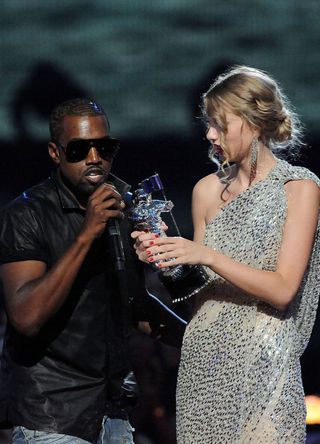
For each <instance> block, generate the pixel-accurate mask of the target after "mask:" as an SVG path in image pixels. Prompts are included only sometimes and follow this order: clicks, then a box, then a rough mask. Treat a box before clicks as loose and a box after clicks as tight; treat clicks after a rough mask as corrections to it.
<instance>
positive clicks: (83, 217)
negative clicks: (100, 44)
mask: <svg viewBox="0 0 320 444" xmlns="http://www.w3.org/2000/svg"><path fill="white" fill-rule="evenodd" d="M50 133H51V141H50V142H49V145H48V149H49V155H50V157H51V159H52V161H53V163H54V165H55V167H56V168H55V172H54V173H53V174H52V176H51V177H50V178H49V179H47V180H46V181H45V182H43V183H41V184H39V185H36V186H34V187H33V188H31V189H29V190H28V191H26V192H24V193H23V194H22V195H21V196H20V197H18V198H17V199H16V200H14V201H13V202H11V203H10V204H9V205H8V206H7V207H6V208H4V209H3V210H2V212H1V216H0V264H1V266H0V277H1V279H2V282H3V289H4V294H5V301H6V309H7V315H8V320H9V322H8V324H9V326H8V331H7V336H6V342H5V348H4V363H3V373H4V376H3V378H4V379H3V382H4V385H5V386H6V389H7V398H8V418H7V419H8V420H9V421H10V422H11V423H12V424H13V426H14V429H13V442H14V443H27V442H28V443H29V442H32V443H42V442H46V444H49V443H51V442H60V441H59V439H61V442H63V443H64V444H65V443H87V442H90V443H96V442H97V441H98V439H99V442H102V443H111V442H112V443H120V442H123V443H132V442H133V440H132V428H131V426H130V424H129V422H128V420H127V405H128V401H130V396H131V393H130V391H129V392H128V390H127V387H125V386H124V385H123V381H124V378H125V376H126V375H127V373H128V371H129V366H128V362H127V359H126V356H127V353H126V350H125V345H124V342H125V340H124V336H125V333H126V330H127V327H128V326H127V324H128V316H127V309H128V306H127V299H130V298H132V296H133V295H134V294H137V293H138V292H142V289H141V288H140V284H139V282H141V279H140V278H139V275H138V274H137V273H136V270H135V269H134V265H132V264H131V262H130V261H129V259H130V258H129V259H128V257H129V256H130V252H129V250H130V249H129V248H128V247H129V245H126V235H125V234H124V233H125V231H126V226H125V224H126V221H125V220H122V219H123V212H122V211H123V209H124V206H125V205H124V203H123V198H122V195H123V194H124V193H125V192H126V191H127V189H128V187H127V185H126V184H125V183H124V182H122V181H120V180H119V179H118V178H115V176H112V175H110V169H111V166H112V160H113V158H114V156H115V155H116V153H117V150H118V141H117V140H116V139H113V138H111V137H110V128H109V123H108V119H107V117H106V114H105V112H104V111H103V109H102V108H101V107H100V106H99V105H97V104H96V103H94V102H91V101H89V100H87V99H74V100H70V101H67V102H64V103H62V104H61V105H59V106H58V107H57V108H56V109H55V110H54V111H53V113H52V115H51V118H50ZM110 219H111V220H113V221H114V220H118V221H121V222H120V227H121V230H122V234H123V236H122V237H123V241H124V247H125V250H126V256H127V259H128V260H127V263H126V266H125V272H124V271H121V272H120V273H122V274H121V276H120V279H117V272H116V270H115V267H114V264H113V259H112V251H111V249H112V245H111V246H110V243H109V239H110V236H108V234H107V233H106V232H107V230H106V227H108V224H109V223H110V222H109V221H110ZM128 273H130V276H129V277H128V276H127V274H128ZM118 274H119V273H118ZM125 279H127V282H129V284H130V286H125V291H123V288H124V285H123V282H124V280H125ZM119 281H121V284H122V291H121V288H120V287H121V286H120V284H119ZM126 291H127V295H126ZM121 302H122V304H121ZM121 306H122V307H121ZM123 307H124V308H123ZM121 308H122V309H121ZM126 394H127V395H128V396H126ZM99 436H100V438H99ZM29 440H30V441H29Z"/></svg>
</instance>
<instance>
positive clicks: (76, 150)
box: [58, 136, 120, 163]
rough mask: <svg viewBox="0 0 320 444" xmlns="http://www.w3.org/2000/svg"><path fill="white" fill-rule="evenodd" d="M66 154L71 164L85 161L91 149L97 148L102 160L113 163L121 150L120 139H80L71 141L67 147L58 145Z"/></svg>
mask: <svg viewBox="0 0 320 444" xmlns="http://www.w3.org/2000/svg"><path fill="white" fill-rule="evenodd" d="M58 146H59V148H61V149H62V151H63V152H64V153H65V156H66V159H67V161H68V162H70V163H75V162H80V161H81V160H84V159H85V158H86V157H87V155H88V153H89V151H90V150H91V148H95V149H96V150H97V151H98V153H99V156H100V157H101V159H104V160H109V161H111V160H112V159H113V158H114V157H115V156H116V154H117V153H118V151H119V149H120V144H119V141H118V139H114V138H113V137H108V136H107V137H102V138H101V139H80V140H71V141H70V142H69V143H68V144H67V146H65V147H64V146H62V145H58Z"/></svg>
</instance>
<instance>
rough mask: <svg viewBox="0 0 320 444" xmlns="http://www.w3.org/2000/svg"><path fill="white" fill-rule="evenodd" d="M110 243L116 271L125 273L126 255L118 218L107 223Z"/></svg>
mask: <svg viewBox="0 0 320 444" xmlns="http://www.w3.org/2000/svg"><path fill="white" fill-rule="evenodd" d="M107 232H108V243H109V247H110V253H111V257H112V261H113V263H114V267H115V269H116V271H123V270H124V264H125V255H124V249H123V243H122V239H121V232H120V224H119V221H118V219H117V218H115V217H112V218H110V219H109V220H108V223H107Z"/></svg>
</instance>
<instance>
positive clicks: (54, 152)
mask: <svg viewBox="0 0 320 444" xmlns="http://www.w3.org/2000/svg"><path fill="white" fill-rule="evenodd" d="M48 151H49V156H50V157H51V159H52V160H53V162H54V163H55V164H56V165H60V152H59V148H58V147H57V145H56V144H55V143H54V142H49V143H48Z"/></svg>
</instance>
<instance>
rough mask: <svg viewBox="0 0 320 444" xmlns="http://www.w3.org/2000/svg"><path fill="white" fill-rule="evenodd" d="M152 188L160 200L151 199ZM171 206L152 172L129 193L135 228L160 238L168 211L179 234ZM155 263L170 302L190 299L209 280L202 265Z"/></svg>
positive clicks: (162, 234)
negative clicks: (163, 219)
mask: <svg viewBox="0 0 320 444" xmlns="http://www.w3.org/2000/svg"><path fill="white" fill-rule="evenodd" d="M154 191H161V192H162V195H163V197H164V199H163V200H159V199H152V193H153V192H154ZM173 206H174V205H173V203H172V201H171V200H167V198H166V196H165V193H164V188H163V185H162V182H161V180H160V177H159V175H158V174H154V175H153V176H151V177H148V178H147V179H145V180H143V181H142V182H141V183H140V184H139V188H138V189H137V190H136V191H135V192H134V193H133V197H132V206H131V209H130V211H129V218H130V219H131V220H132V221H133V223H134V227H135V229H136V230H138V231H143V230H148V231H150V232H151V233H157V234H159V235H160V236H161V237H164V236H166V233H165V232H164V230H163V228H162V227H163V221H162V219H161V213H164V212H166V213H167V212H169V213H170V216H171V218H172V221H173V223H174V226H175V228H176V230H177V233H178V234H179V235H180V232H179V229H178V227H177V224H176V221H175V219H174V217H173V214H172V212H171V210H172V208H173ZM159 262H160V261H158V262H157V261H155V262H154V263H153V264H152V267H153V268H154V269H155V270H157V272H158V274H159V277H160V279H161V281H162V283H163V284H164V285H165V287H166V288H167V290H168V291H169V293H170V294H172V295H173V296H174V299H173V300H172V302H173V303H177V302H181V301H184V300H186V299H188V298H190V297H191V296H193V295H195V294H196V293H198V292H199V291H200V290H202V289H203V288H204V287H206V286H207V285H208V284H209V282H210V281H211V279H210V277H209V275H208V274H207V273H206V271H205V270H204V268H203V267H201V266H199V265H175V266H171V267H162V268H161V269H158V268H157V266H156V264H157V263H159Z"/></svg>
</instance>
